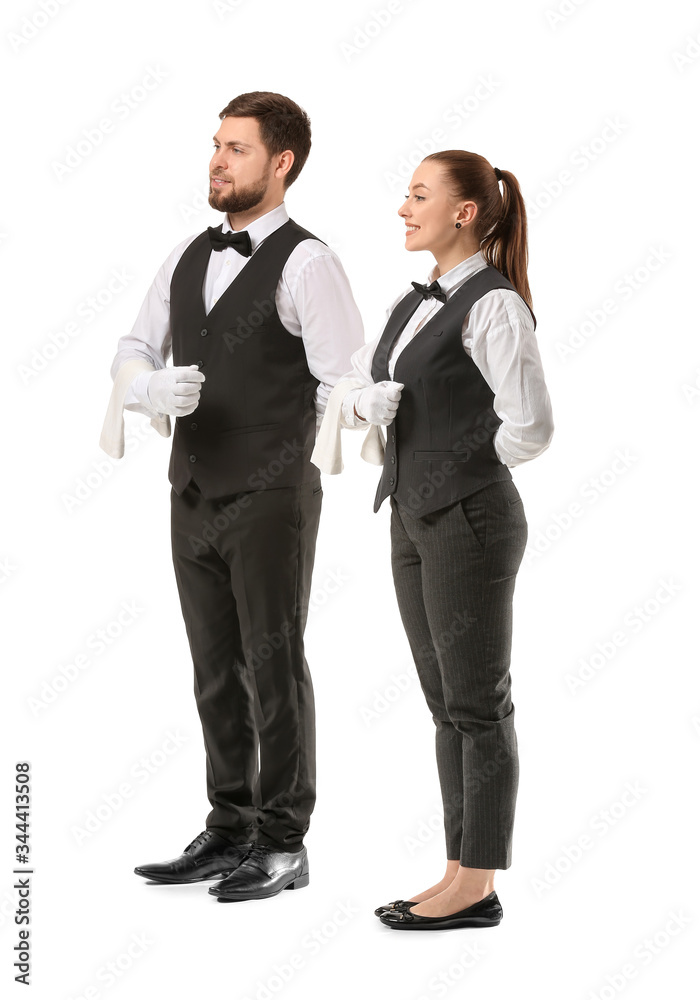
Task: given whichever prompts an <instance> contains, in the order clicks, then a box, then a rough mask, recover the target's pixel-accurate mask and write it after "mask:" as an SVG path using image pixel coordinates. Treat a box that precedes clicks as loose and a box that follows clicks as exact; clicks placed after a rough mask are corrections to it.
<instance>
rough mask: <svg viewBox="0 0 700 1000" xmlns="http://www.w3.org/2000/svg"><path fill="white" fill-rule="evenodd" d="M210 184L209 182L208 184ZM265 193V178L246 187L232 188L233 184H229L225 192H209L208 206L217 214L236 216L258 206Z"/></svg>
mask: <svg viewBox="0 0 700 1000" xmlns="http://www.w3.org/2000/svg"><path fill="white" fill-rule="evenodd" d="M209 183H210V184H211V181H210V182H209ZM266 193H267V178H266V177H263V178H262V180H259V181H257V182H256V183H255V184H249V185H248V187H244V188H238V189H236V188H234V186H233V182H232V181H231V183H230V184H229V187H228V189H227V190H226V191H213V190H210V192H209V204H210V205H211V207H212V208H215V209H216V210H217V211H219V212H229V213H230V214H231V215H236V214H237V213H238V212H248V211H249V210H250V209H251V208H255V206H256V205H259V204H260V202H261V201H262V200H263V198H264V197H265V195H266Z"/></svg>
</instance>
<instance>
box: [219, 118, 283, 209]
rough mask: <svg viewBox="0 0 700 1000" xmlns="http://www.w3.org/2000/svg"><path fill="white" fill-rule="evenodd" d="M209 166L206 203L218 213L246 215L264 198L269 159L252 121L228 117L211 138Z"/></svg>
mask: <svg viewBox="0 0 700 1000" xmlns="http://www.w3.org/2000/svg"><path fill="white" fill-rule="evenodd" d="M214 146H215V149H214V155H213V156H212V158H211V162H210V164H209V204H210V205H211V207H212V208H216V209H217V210H218V211H220V212H230V213H231V214H232V215H235V214H236V213H238V212H247V211H249V210H250V209H251V208H255V207H256V205H259V204H260V202H261V201H262V200H263V198H264V197H265V194H266V192H267V186H268V183H269V180H270V176H271V161H272V157H270V156H268V153H267V150H266V149H265V147H264V146H263V144H262V142H261V141H260V129H259V127H258V122H257V120H256V119H255V118H234V117H233V116H230V115H227V117H226V118H224V119H223V120H222V122H221V127H220V128H219V131H218V132H217V133H216V135H215V136H214Z"/></svg>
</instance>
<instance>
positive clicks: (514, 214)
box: [423, 149, 537, 325]
mask: <svg viewBox="0 0 700 1000" xmlns="http://www.w3.org/2000/svg"><path fill="white" fill-rule="evenodd" d="M425 160H433V161H435V162H436V163H439V164H440V166H441V167H442V169H443V170H444V172H445V176H446V180H447V184H448V186H449V187H450V188H451V190H452V194H453V196H454V197H455V198H457V199H459V200H465V201H467V200H468V201H473V202H475V203H476V206H477V209H478V211H477V215H476V219H475V220H474V226H473V231H474V236H475V237H476V239H477V240H478V241H479V249H480V250H481V252H482V253H483V255H484V257H485V259H486V261H487V262H488V263H489V264H491V265H492V267H495V268H496V270H498V271H500V272H501V274H502V275H503V276H504V277H506V278H507V279H508V281H510V283H511V284H512V285H513V287H514V288H515V290H516V291H517V293H518V294H519V295H520V296H521V298H522V299H523V300H524V301H525V302H526V303H527V306H528V308H529V310H530V312H531V313H532V319H533V322H534V323H535V325H536V324H537V321H536V320H535V314H534V313H533V312H532V295H531V293H530V285H529V282H528V280H527V265H528V249H527V215H526V212H525V202H524V200H523V196H522V192H521V190H520V185H519V184H518V181H517V179H516V177H515V175H514V174H512V173H511V172H510V171H509V170H499V174H500V176H501V183H502V184H503V194H501V190H500V188H499V184H498V176H497V175H496V171H495V168H494V167H492V166H491V164H490V163H489V161H488V160H487V159H486V158H485V157H483V156H480V155H479V154H478V153H469V152H467V151H466V150H464V149H448V150H445V151H444V152H439V153H430V154H429V155H428V156H426V157H425V159H424V161H423V162H425Z"/></svg>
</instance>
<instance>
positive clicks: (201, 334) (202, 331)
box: [199, 330, 209, 337]
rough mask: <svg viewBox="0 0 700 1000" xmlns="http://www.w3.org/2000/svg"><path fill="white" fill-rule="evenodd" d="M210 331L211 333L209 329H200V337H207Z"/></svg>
mask: <svg viewBox="0 0 700 1000" xmlns="http://www.w3.org/2000/svg"><path fill="white" fill-rule="evenodd" d="M208 333H209V331H208V330H200V331H199V335H200V337H206V335H207V334H208Z"/></svg>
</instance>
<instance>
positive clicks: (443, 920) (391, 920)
mask: <svg viewBox="0 0 700 1000" xmlns="http://www.w3.org/2000/svg"><path fill="white" fill-rule="evenodd" d="M210 891H211V890H210ZM414 905H416V906H418V904H417V903H416V904H414ZM502 917H503V908H502V907H501V904H500V902H499V899H498V896H497V895H496V893H495V892H490V893H489V894H488V896H484V898H483V899H480V900H479V901H478V903H473V904H472V905H471V906H468V907H467V908H466V910H459V911H458V912H457V913H450V914H448V915H447V916H446V917H421V916H420V914H419V913H411V911H410V909H408V908H406V909H400V910H397V911H394V912H391V913H389V912H387V913H383V914H381V916H380V917H379V919H380V920H381V922H382V923H383V924H386V925H387V927H393V928H394V929H395V930H401V931H436V930H441V929H443V928H448V927H495V926H496V924H500V922H501V918H502Z"/></svg>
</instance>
